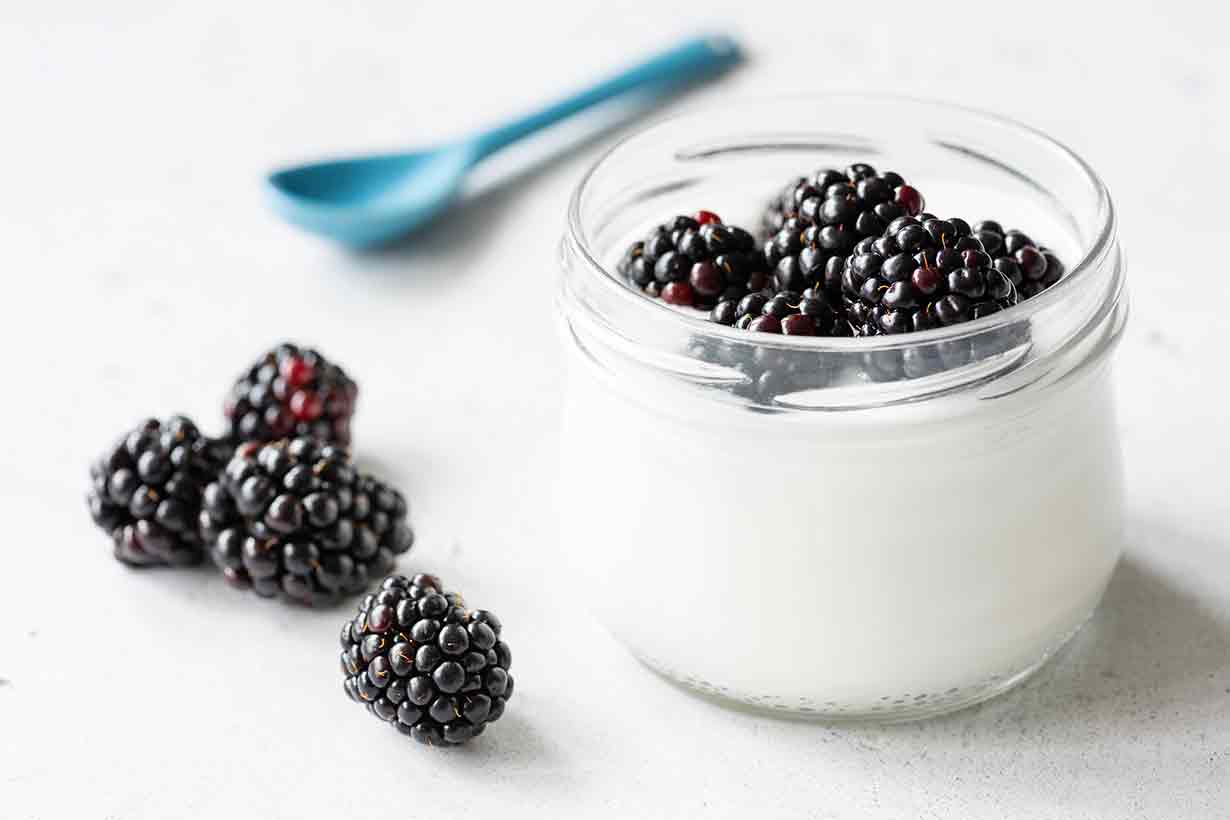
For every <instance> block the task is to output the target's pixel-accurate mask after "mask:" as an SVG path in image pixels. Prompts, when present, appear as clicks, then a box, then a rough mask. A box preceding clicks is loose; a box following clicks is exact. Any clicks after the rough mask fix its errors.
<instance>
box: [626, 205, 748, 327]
mask: <svg viewBox="0 0 1230 820" xmlns="http://www.w3.org/2000/svg"><path fill="white" fill-rule="evenodd" d="M619 272H620V274H621V275H623V276H625V277H627V279H628V281H629V282H631V283H632V284H633V285H634V286H635V287H637V288H639V289H640V290H641V291H643V292H645V293H647V294H649V295H650V296H656V297H659V298H661V299H662V301H664V302H667V303H668V304H672V305H680V306H684V307H698V308H705V309H708V308H712V307H713V306H714V305H716V304H717V303H718V302H719V301H721V300H724V299H737V298H739V297H741V296H743V295H744V294H746V293H749V292H751V291H757V290H760V289H761V288H763V287H764V286H765V285H766V284H767V283H768V272H767V271H766V270H765V268H764V263H763V259H762V258H761V256H760V254H759V253H758V252H757V250H756V240H755V238H754V237H753V236H752V235H751V234H750V233H748V232H747V231H745V230H743V229H742V228H740V227H738V226H735V225H727V224H725V223H723V222H722V220H721V219H720V218H719V217H718V216H717V214H714V213H712V212H711V211H699V212H697V213H696V214H695V215H694V216H677V217H675V219H674V221H672V222H671V223H670V224H669V225H659V226H658V227H656V228H654V229H653V230H652V231H651V232H650V233H649V236H647V237H646V238H645V239H644V240H642V241H640V242H635V243H633V244H632V246H631V247H629V248H628V250H627V251H626V252H625V253H624V256H623V259H622V260H621V261H620V263H619Z"/></svg>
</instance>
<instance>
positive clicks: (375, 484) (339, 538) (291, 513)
mask: <svg viewBox="0 0 1230 820" xmlns="http://www.w3.org/2000/svg"><path fill="white" fill-rule="evenodd" d="M406 512H407V510H406V501H405V499H404V498H403V497H402V495H401V493H399V492H398V491H397V490H395V489H393V488H392V487H389V486H387V485H385V484H382V483H381V482H379V481H377V480H376V479H374V478H372V477H370V476H366V475H360V474H359V473H357V472H356V470H355V469H354V467H353V466H351V463H350V454H349V453H348V452H347V451H346V450H345V449H344V448H342V447H340V446H338V445H335V444H323V443H321V442H319V441H317V440H316V439H313V438H311V437H308V436H303V437H300V438H295V439H289V440H282V441H278V442H272V443H268V444H260V443H258V442H248V443H246V444H242V445H240V447H239V449H238V450H236V452H235V455H234V457H233V458H232V459H231V461H230V463H229V464H227V465H226V469H225V470H224V471H223V472H222V474H221V475H220V476H219V477H218V478H217V480H216V481H215V482H214V483H212V484H210V485H209V486H208V487H207V488H206V489H205V494H204V502H203V505H202V510H201V514H200V529H201V534H202V536H203V537H204V538H205V540H206V542H207V544H208V547H209V551H210V557H211V558H213V560H214V563H215V564H217V565H218V567H219V568H220V569H221V570H222V574H223V576H224V577H225V578H226V580H227V581H229V582H230V583H231V584H233V585H235V586H237V587H240V588H249V587H250V588H251V589H253V590H254V591H255V592H256V593H257V594H258V595H262V596H265V597H272V596H275V595H277V596H280V597H282V598H283V599H286V600H290V601H295V602H299V603H303V604H308V605H322V604H331V603H335V602H336V601H338V600H340V599H341V598H342V597H343V596H345V595H350V594H356V593H358V592H361V591H362V590H363V589H364V588H366V587H367V585H368V584H369V583H370V580H371V579H372V578H374V577H379V576H381V575H383V574H384V573H386V572H388V571H389V570H390V569H392V567H393V563H394V560H395V557H396V556H397V555H400V554H401V553H404V552H406V551H407V550H409V549H410V547H411V546H412V545H413V543H414V534H413V532H412V531H411V530H410V527H409V526H408V525H407V524H406Z"/></svg>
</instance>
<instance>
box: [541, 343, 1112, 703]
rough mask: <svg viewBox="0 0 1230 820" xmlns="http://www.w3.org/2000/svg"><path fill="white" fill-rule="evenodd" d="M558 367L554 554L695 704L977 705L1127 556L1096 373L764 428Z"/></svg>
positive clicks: (1104, 395) (1028, 664)
mask: <svg viewBox="0 0 1230 820" xmlns="http://www.w3.org/2000/svg"><path fill="white" fill-rule="evenodd" d="M571 358H572V359H573V362H572V367H571V374H570V375H571V383H570V385H569V391H568V401H567V405H566V412H565V427H564V436H563V443H562V458H563V469H562V475H563V476H564V480H563V484H562V487H561V492H562V496H561V506H562V510H563V528H564V532H563V543H564V545H565V546H566V550H567V553H568V554H569V555H570V556H571V559H572V560H573V562H574V564H575V567H574V569H575V571H576V572H577V573H578V575H579V577H580V578H582V579H583V580H584V582H585V583H586V589H585V592H586V594H587V595H589V596H590V598H591V601H592V603H593V606H594V607H595V609H596V611H597V613H598V615H599V616H600V618H601V619H602V620H603V621H604V622H605V623H606V624H607V625H608V627H609V628H610V629H611V630H612V631H613V632H614V633H615V634H616V635H617V636H618V637H619V638H620V639H621V640H622V641H624V642H625V643H626V644H627V645H628V646H629V647H630V648H631V649H632V651H633V652H634V653H635V654H636V655H638V656H639V657H641V658H642V659H643V660H645V661H646V662H647V663H649V664H650V665H651V666H653V667H655V668H657V669H658V670H660V671H662V672H664V673H666V674H668V675H669V676H671V677H674V678H676V679H678V680H680V681H682V682H684V683H686V684H688V685H691V686H693V687H696V688H700V689H702V690H705V691H708V692H711V693H714V694H717V695H720V696H723V697H726V698H730V699H734V700H737V701H742V702H745V703H750V704H753V705H756V706H760V707H767V708H777V709H787V710H792V711H800V712H812V713H819V714H825V715H831V716H843V715H847V716H877V717H897V716H900V717H910V716H917V715H920V714H926V713H929V712H935V711H943V710H946V709H950V708H953V707H954V706H956V705H960V704H963V703H968V702H973V701H976V700H980V699H982V698H985V697H988V696H990V695H992V694H994V693H995V692H997V691H1000V690H1002V689H1004V688H1006V687H1008V686H1010V685H1011V684H1012V683H1014V682H1015V681H1016V680H1019V679H1020V678H1021V677H1023V676H1024V675H1025V674H1027V673H1028V672H1030V671H1032V670H1033V669H1034V668H1036V667H1037V666H1038V665H1040V664H1041V663H1042V662H1043V661H1044V660H1045V658H1046V657H1047V655H1048V654H1049V653H1050V652H1051V651H1053V650H1054V649H1055V648H1057V647H1058V646H1059V645H1061V644H1062V643H1063V642H1064V641H1065V640H1066V639H1067V638H1068V637H1070V636H1071V635H1072V634H1073V633H1074V632H1075V630H1077V629H1078V628H1079V626H1080V625H1081V624H1082V623H1083V622H1084V620H1085V619H1086V618H1087V617H1088V616H1089V614H1090V612H1091V611H1092V610H1093V608H1094V607H1095V606H1096V604H1097V602H1098V600H1099V598H1100V597H1101V595H1102V592H1103V589H1104V588H1105V585H1106V582H1107V580H1108V578H1109V576H1110V573H1111V571H1112V569H1113V567H1114V564H1115V562H1116V560H1117V558H1118V555H1119V551H1120V520H1121V500H1120V496H1121V486H1120V485H1121V479H1120V465H1119V450H1118V441H1117V439H1116V435H1115V432H1114V412H1113V409H1114V408H1113V406H1112V396H1111V389H1110V380H1109V368H1108V365H1107V364H1106V362H1105V360H1104V359H1103V360H1101V361H1098V362H1092V363H1090V364H1089V366H1087V367H1085V368H1083V369H1082V370H1080V371H1078V372H1076V373H1072V374H1069V376H1068V378H1066V379H1065V380H1063V381H1061V382H1059V383H1056V384H1051V385H1049V386H1047V387H1045V388H1041V389H1031V390H1026V391H1023V392H1021V393H1016V394H1011V395H1007V396H1000V397H998V398H994V399H986V398H983V399H981V400H979V399H976V398H975V397H974V396H973V395H971V394H970V393H969V392H968V391H967V392H963V393H959V394H957V395H955V396H952V397H947V398H938V399H931V400H928V401H926V402H922V403H919V404H913V405H910V404H907V405H896V406H893V407H886V408H881V409H860V410H858V411H857V412H812V413H803V414H783V415H773V414H763V413H754V412H749V411H748V410H746V409H745V408H740V407H735V406H729V405H723V404H721V403H718V402H714V401H712V400H708V399H704V398H698V397H696V395H695V393H692V394H689V393H688V392H686V391H680V392H678V393H677V394H675V393H671V392H669V391H664V389H663V386H662V384H661V383H658V382H655V383H654V384H648V383H646V384H639V383H638V382H637V381H636V380H635V378H634V377H633V376H631V375H630V374H629V373H626V372H625V373H621V374H620V375H619V376H618V377H613V376H611V375H610V374H609V373H608V372H607V371H605V370H603V369H601V368H598V367H595V366H594V365H593V363H592V362H591V361H589V360H587V359H585V358H584V357H583V356H582V355H580V354H578V353H577V352H576V350H575V348H573V353H572V356H571ZM689 395H691V397H690V398H689Z"/></svg>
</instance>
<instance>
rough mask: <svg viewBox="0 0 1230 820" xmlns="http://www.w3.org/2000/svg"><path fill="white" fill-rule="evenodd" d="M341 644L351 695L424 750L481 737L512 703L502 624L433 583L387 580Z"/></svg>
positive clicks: (423, 578) (345, 629) (427, 578)
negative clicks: (509, 700) (424, 744)
mask: <svg viewBox="0 0 1230 820" xmlns="http://www.w3.org/2000/svg"><path fill="white" fill-rule="evenodd" d="M341 643H342V652H341V663H342V674H343V675H344V676H345V680H344V682H343V688H344V689H345V690H346V694H347V695H348V696H349V697H350V699H351V700H353V701H354V702H356V703H360V704H364V705H366V706H367V709H368V711H369V712H371V713H372V714H373V715H375V716H376V717H378V718H380V719H381V720H383V721H385V722H386V723H390V724H392V725H393V726H394V727H395V728H396V729H397V730H398V731H399V732H401V733H402V734H404V735H408V736H410V737H412V738H414V739H415V740H417V741H419V742H420V743H426V744H429V745H433V746H454V745H457V744H459V743H464V742H466V741H467V740H470V739H471V738H473V737H477V736H478V735H480V734H482V733H483V730H484V729H486V727H487V724H488V723H493V722H495V721H497V720H499V719H500V716H501V715H502V714H504V704H505V703H507V701H508V699H509V698H510V697H512V693H513V678H512V676H511V675H510V674H508V668H509V665H510V664H511V663H512V655H511V653H510V652H509V650H508V645H507V644H505V643H504V642H503V641H501V640H500V620H499V618H497V617H496V616H495V615H493V614H492V613H490V612H487V611H484V610H481V609H468V608H467V607H466V605H465V602H464V601H463V600H462V598H461V596H460V595H458V594H456V593H452V592H445V591H444V588H443V587H442V586H441V584H440V580H439V579H438V578H436V577H435V576H433V575H416V576H414V578H413V579H408V578H406V577H405V576H402V575H392V576H390V577H388V578H385V579H384V581H383V583H381V585H380V588H379V589H377V590H376V592H374V593H372V594H370V595H367V596H366V597H365V598H364V599H363V602H362V603H361V604H360V605H359V613H358V615H357V616H356V617H355V618H354V619H353V620H351V621H347V622H346V623H345V624H343V625H342V634H341Z"/></svg>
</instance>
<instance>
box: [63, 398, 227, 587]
mask: <svg viewBox="0 0 1230 820" xmlns="http://www.w3.org/2000/svg"><path fill="white" fill-rule="evenodd" d="M229 455H230V447H229V445H227V444H226V443H225V442H221V441H217V440H214V439H210V438H207V437H206V436H204V435H202V434H201V432H200V431H199V430H198V429H197V427H196V425H195V424H193V423H192V421H191V420H190V419H188V418H185V417H184V416H173V417H172V418H170V419H167V420H166V421H158V420H157V419H149V420H147V421H145V422H143V423H142V424H141V425H139V426H138V427H136V428H135V429H134V430H132V431H131V432H129V433H128V434H127V435H125V436H124V437H122V438H121V439H120V440H119V441H118V442H116V443H115V445H114V446H113V447H111V449H110V450H108V451H107V452H106V453H105V454H104V455H103V456H102V457H101V458H99V459H98V460H97V461H96V462H95V463H94V464H93V465H92V466H91V467H90V483H91V487H90V492H89V494H88V496H87V501H88V503H89V506H90V514H91V516H92V517H93V519H94V523H96V524H97V525H98V526H99V527H101V528H102V529H103V530H105V531H106V532H107V533H108V534H109V535H110V536H111V538H112V541H113V542H114V545H115V557H116V558H117V559H119V560H120V561H123V562H124V563H126V564H131V565H134V566H146V565H151V564H170V565H174V566H182V565H185V564H195V563H198V562H199V561H200V560H201V557H202V556H203V554H204V552H203V546H202V541H201V537H200V535H199V533H198V532H197V527H196V520H197V516H198V515H199V513H200V509H201V497H202V494H203V492H204V490H205V487H206V485H208V484H209V483H210V482H211V481H214V480H215V478H216V477H217V473H218V471H219V470H221V469H222V466H223V465H224V464H226V460H227V458H228V457H229Z"/></svg>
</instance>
